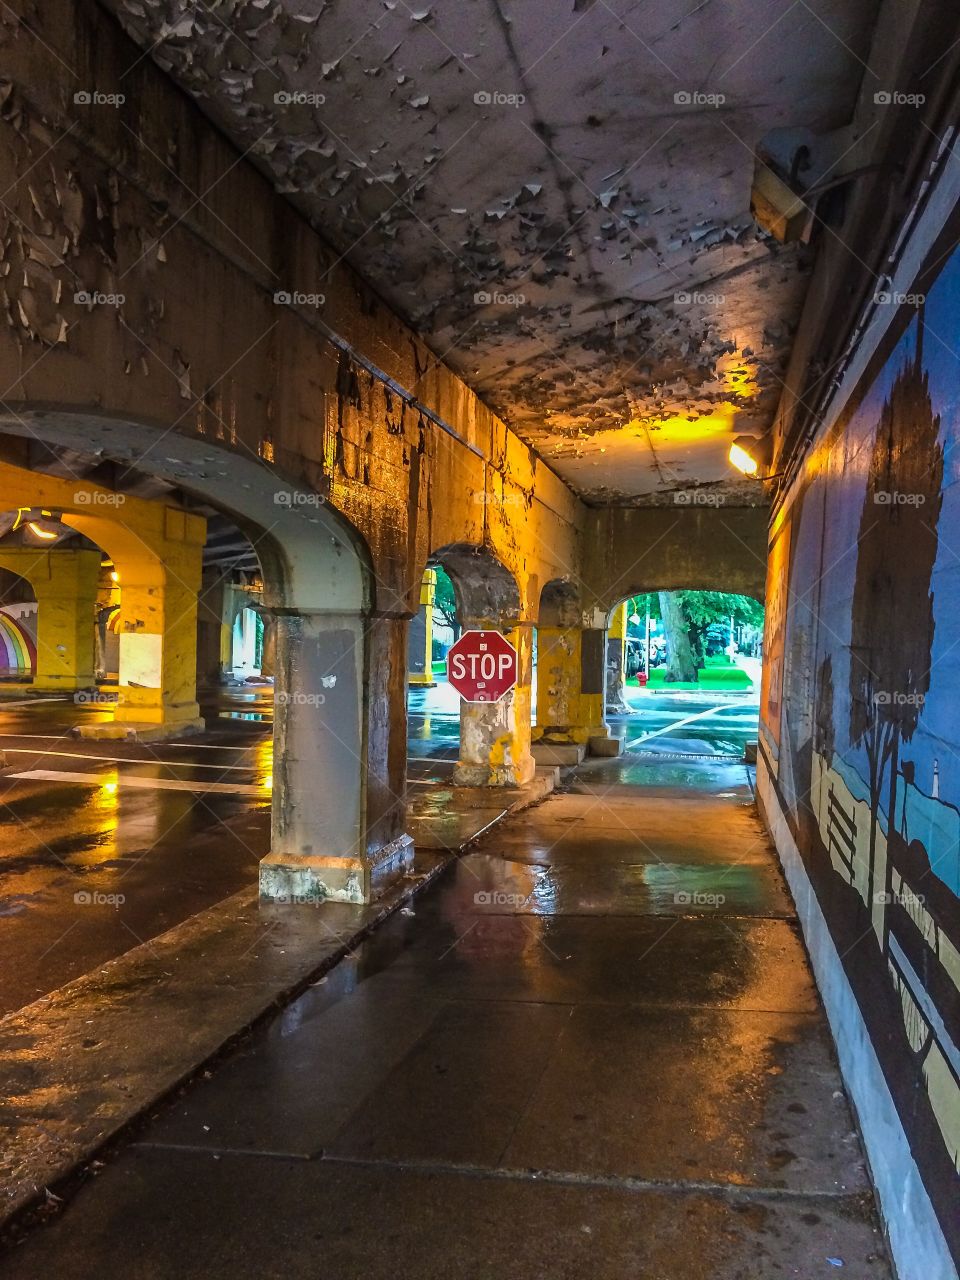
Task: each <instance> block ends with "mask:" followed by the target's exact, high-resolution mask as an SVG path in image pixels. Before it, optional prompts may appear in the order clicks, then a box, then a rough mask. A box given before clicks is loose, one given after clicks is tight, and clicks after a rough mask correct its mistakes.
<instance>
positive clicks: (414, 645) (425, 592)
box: [408, 569, 437, 689]
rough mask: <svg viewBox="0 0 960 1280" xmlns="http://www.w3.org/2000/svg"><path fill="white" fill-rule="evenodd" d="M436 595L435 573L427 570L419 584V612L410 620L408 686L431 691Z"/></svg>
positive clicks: (433, 570) (433, 682)
mask: <svg viewBox="0 0 960 1280" xmlns="http://www.w3.org/2000/svg"><path fill="white" fill-rule="evenodd" d="M436 593H437V571H436V569H427V570H426V572H425V573H424V575H423V582H422V583H421V584H420V610H419V612H418V613H417V614H415V616H414V617H412V618H411V619H410V637H409V642H408V646H409V651H410V684H411V685H416V686H418V687H419V688H421V689H432V688H434V687H435V685H436V683H437V682H436V680H434V678H433V602H434V599H435V597H436Z"/></svg>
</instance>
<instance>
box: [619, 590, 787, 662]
mask: <svg viewBox="0 0 960 1280" xmlns="http://www.w3.org/2000/svg"><path fill="white" fill-rule="evenodd" d="M648 607H649V609H650V616H651V618H653V619H655V620H661V621H662V622H663V628H664V632H665V635H666V641H667V673H666V680H667V683H674V682H677V681H688V682H692V681H695V680H696V678H697V672H698V671H699V670H700V669H701V668H702V667H703V666H704V662H705V654H706V637H707V632H708V630H709V629H710V627H712V626H714V625H716V624H721V625H723V626H726V627H729V625H730V622H731V619H732V620H733V622H734V624H737V623H739V624H741V625H744V626H752V627H762V626H763V605H762V604H760V603H759V601H757V600H754V599H752V598H751V597H750V596H741V595H734V594H732V593H729V592H726V591H658V592H651V593H648V594H646V595H641V596H635V597H634V598H633V600H631V601H630V602H629V603H628V606H627V612H628V614H630V613H632V612H634V611H636V613H637V614H638V615H639V616H640V617H643V616H644V614H645V612H646V610H647V608H648Z"/></svg>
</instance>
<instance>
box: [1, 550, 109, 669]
mask: <svg viewBox="0 0 960 1280" xmlns="http://www.w3.org/2000/svg"><path fill="white" fill-rule="evenodd" d="M0 567H2V568H4V569H9V570H11V572H13V573H16V574H18V575H19V576H20V577H21V578H24V579H26V581H27V582H29V583H30V586H31V587H32V588H33V592H34V595H35V597H36V600H37V669H36V671H35V672H34V674H33V683H32V688H34V689H36V690H41V689H43V690H61V691H66V692H69V693H73V692H75V691H76V690H77V689H86V688H89V686H90V685H92V684H93V682H94V648H95V634H94V633H95V625H96V601H97V580H98V578H99V574H100V552H99V551H97V550H94V549H89V550H76V551H70V550H63V551H38V550H36V549H34V548H33V547H8V548H5V549H4V550H3V552H2V554H0Z"/></svg>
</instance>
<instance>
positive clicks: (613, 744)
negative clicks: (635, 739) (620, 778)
mask: <svg viewBox="0 0 960 1280" xmlns="http://www.w3.org/2000/svg"><path fill="white" fill-rule="evenodd" d="M589 746H590V754H591V755H592V756H618V755H620V754H621V753H622V752H623V742H622V741H621V739H620V738H610V737H604V738H601V737H596V738H591V739H590V743H589Z"/></svg>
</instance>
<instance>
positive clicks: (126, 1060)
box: [0, 770, 556, 1225]
mask: <svg viewBox="0 0 960 1280" xmlns="http://www.w3.org/2000/svg"><path fill="white" fill-rule="evenodd" d="M555 781H556V778H555V771H553V770H538V772H537V776H536V777H535V779H534V781H533V782H532V783H531V784H530V786H529V787H525V788H523V789H522V790H509V789H504V790H503V791H501V792H498V793H497V796H496V800H495V801H494V802H493V803H491V795H490V792H489V790H488V789H485V788H484V789H477V791H476V792H474V790H473V789H471V788H465V789H458V790H457V791H454V790H453V789H452V788H450V787H447V786H444V785H442V784H433V785H431V786H429V787H423V788H418V789H417V791H416V792H415V793H414V795H413V796H412V798H411V802H410V804H409V806H408V814H407V828H408V830H409V831H410V832H411V833H412V834H413V836H414V840H415V844H416V848H417V860H416V865H415V866H414V868H413V871H412V873H411V874H410V875H408V876H406V877H405V878H404V879H403V880H402V881H400V882H399V883H398V884H397V885H395V886H394V887H392V888H391V890H390V891H389V893H387V894H386V895H385V896H384V897H383V898H382V899H380V900H379V901H377V902H375V903H373V904H371V905H369V906H351V905H349V904H346V903H337V902H327V903H322V904H319V905H305V906H281V905H272V904H267V905H264V904H261V903H260V902H259V901H258V900H257V894H256V890H255V888H250V889H246V890H244V891H242V892H240V893H236V894H233V895H232V896H231V897H229V898H226V899H225V900H224V901H222V902H220V903H217V905H216V906H213V907H210V908H208V909H207V910H204V911H201V912H199V913H197V914H196V915H194V916H192V917H190V918H189V919H187V920H185V921H184V922H183V923H181V924H179V925H177V926H176V927H175V928H172V929H168V930H167V931H166V932H165V933H162V934H160V935H159V936H157V937H154V938H152V939H150V940H149V941H147V942H144V943H142V944H141V945H140V946H137V947H133V948H131V949H130V950H128V951H126V952H125V953H124V954H122V955H120V956H118V957H117V958H116V959H115V960H111V961H110V962H108V963H106V964H103V965H100V966H98V967H96V968H95V969H93V970H91V972H89V973H87V974H84V975H83V977H80V978H78V979H76V980H75V981H73V982H70V983H67V984H65V985H64V986H62V987H60V988H58V989H57V990H55V991H52V992H51V993H50V994H49V995H46V996H43V997H42V998H41V999H39V1000H36V1001H34V1002H33V1003H32V1004H29V1005H26V1006H25V1007H24V1008H22V1009H18V1010H17V1011H16V1012H14V1013H11V1014H8V1015H7V1016H6V1017H4V1018H0V1225H2V1224H3V1222H5V1221H9V1220H10V1219H11V1218H13V1217H14V1216H15V1215H16V1214H18V1213H19V1212H20V1211H21V1210H23V1209H24V1208H25V1207H27V1206H29V1205H30V1204H31V1203H33V1202H35V1201H37V1199H38V1197H39V1198H41V1199H42V1198H43V1197H44V1195H45V1194H46V1192H47V1189H48V1188H50V1187H51V1186H57V1185H58V1184H59V1183H60V1181H61V1180H63V1179H65V1178H67V1177H69V1176H70V1175H71V1174H72V1173H74V1172H75V1171H76V1170H77V1169H78V1168H80V1167H81V1166H82V1165H83V1164H84V1163H85V1162H86V1161H88V1160H90V1159H91V1158H92V1157H94V1156H95V1155H96V1154H97V1153H98V1152H99V1150H100V1149H101V1148H102V1147H103V1146H104V1144H105V1143H107V1142H108V1141H110V1140H111V1139H112V1138H113V1137H115V1136H116V1135H117V1134H119V1133H120V1132H122V1130H123V1129H124V1128H125V1127H126V1126H127V1125H129V1124H130V1123H131V1122H132V1121H134V1120H135V1119H136V1118H137V1117H139V1116H140V1115H142V1114H143V1112H144V1111H145V1110H147V1109H148V1108H149V1107H151V1106H153V1105H154V1104H156V1103H157V1102H158V1101H159V1100H160V1099H161V1098H162V1097H164V1096H165V1095H166V1094H167V1093H169V1092H170V1090H171V1089H173V1088H175V1087H176V1086H177V1085H179V1084H181V1083H182V1082H184V1081H185V1080H187V1079H189V1077H190V1076H192V1075H193V1074H194V1072H196V1071H197V1070H198V1069H199V1068H200V1067H201V1066H203V1064H204V1063H205V1062H207V1061H208V1060H209V1059H211V1058H212V1057H213V1056H214V1055H215V1054H217V1053H218V1052H220V1051H221V1050H222V1049H223V1048H224V1046H225V1045H227V1044H229V1043H230V1042H231V1041H232V1040H234V1039H235V1038H236V1037H237V1036H239V1035H241V1034H242V1033H244V1032H246V1031H247V1030H248V1029H249V1028H250V1027H251V1026H252V1025H253V1024H254V1023H255V1022H256V1021H257V1020H258V1019H259V1018H261V1017H263V1016H264V1014H266V1013H268V1012H270V1011H271V1010H273V1009H275V1008H277V1007H279V1006H281V1005H283V1004H284V1003H286V1002H289V1001H290V1000H292V999H293V998H294V997H295V996H296V995H297V994H298V993H299V992H300V991H301V990H303V988H304V986H305V985H306V984H307V983H309V982H311V981H316V980H318V979H321V978H322V976H323V974H324V973H325V972H326V971H327V970H328V969H329V968H331V967H332V966H333V965H335V964H337V962H338V961H340V960H342V959H343V958H344V957H345V956H348V955H350V954H352V952H353V951H354V949H355V948H356V947H358V946H359V945H360V943H361V942H362V940H363V938H364V937H366V936H367V935H368V934H369V933H370V931H371V930H373V929H374V928H376V927H377V926H378V925H379V924H380V923H382V921H384V920H385V919H387V918H388V917H389V916H390V915H391V914H392V912H394V911H396V910H397V909H398V908H401V909H403V908H404V906H405V904H406V903H407V902H408V901H409V900H410V899H412V898H413V897H414V895H416V894H417V893H418V892H419V891H420V890H422V889H423V888H424V886H425V885H426V884H428V883H429V881H430V880H431V879H432V878H433V877H434V876H435V875H436V874H437V872H438V871H439V870H440V869H441V868H442V867H443V866H444V865H445V864H446V862H447V861H449V859H450V857H451V856H452V855H453V854H455V853H456V852H458V851H459V850H461V849H462V848H464V847H465V846H466V845H468V844H469V843H470V842H471V841H473V840H474V839H476V838H477V836H478V835H479V834H480V833H481V832H483V831H486V830H488V829H489V828H490V827H491V826H492V825H493V824H495V823H496V822H497V821H499V820H500V819H502V818H503V817H505V816H506V815H507V814H508V813H512V812H516V811H519V810H521V809H523V808H525V807H527V806H529V805H533V804H537V803H538V802H539V801H540V800H542V799H543V798H544V796H546V795H547V794H549V792H550V791H551V790H552V789H553V786H554V784H555Z"/></svg>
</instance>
